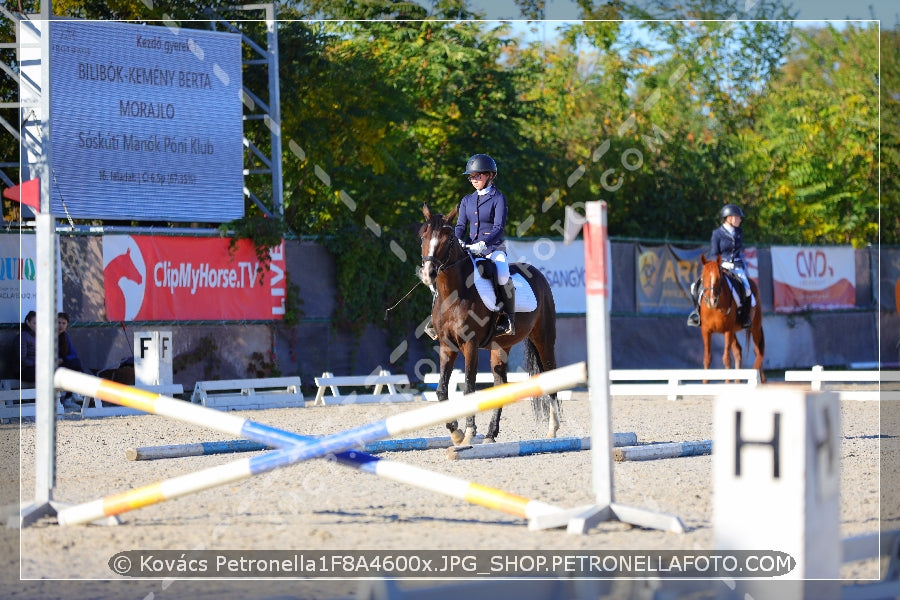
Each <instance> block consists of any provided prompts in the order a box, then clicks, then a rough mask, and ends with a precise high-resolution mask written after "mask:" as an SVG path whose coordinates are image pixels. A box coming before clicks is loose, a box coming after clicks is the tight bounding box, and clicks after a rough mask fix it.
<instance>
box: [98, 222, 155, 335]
mask: <svg viewBox="0 0 900 600" xmlns="http://www.w3.org/2000/svg"><path fill="white" fill-rule="evenodd" d="M103 265H104V267H103V279H104V283H103V287H104V291H105V296H106V320H107V321H131V320H133V319H134V318H135V317H136V316H137V314H138V312H140V310H141V305H142V304H143V302H144V289H145V287H146V272H147V269H146V266H145V265H144V257H143V256H142V255H141V250H140V248H138V245H137V244H136V243H135V241H134V239H133V238H132V237H131V236H127V235H126V236H105V237H104V238H103Z"/></svg>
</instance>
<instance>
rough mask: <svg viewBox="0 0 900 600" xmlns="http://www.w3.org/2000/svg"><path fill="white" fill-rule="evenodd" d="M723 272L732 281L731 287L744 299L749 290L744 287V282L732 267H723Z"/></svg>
mask: <svg viewBox="0 0 900 600" xmlns="http://www.w3.org/2000/svg"><path fill="white" fill-rule="evenodd" d="M722 272H723V273H725V276H726V277H728V281H729V282H730V283H731V287H732V288H733V289H734V291H735V292H737V295H738V298H741V299H742V301H743V298H745V297H746V296H747V291H748V290H745V289H744V282H743V281H742V280H741V278H740V277H738V276H737V275H736V274H735V272H734V271H731V270H730V269H722Z"/></svg>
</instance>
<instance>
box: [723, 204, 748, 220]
mask: <svg viewBox="0 0 900 600" xmlns="http://www.w3.org/2000/svg"><path fill="white" fill-rule="evenodd" d="M732 216H737V217H740V218H742V219H743V218H744V211H742V210H741V208H740V207H739V206H738V205H736V204H726V205H725V206H723V207H722V210H720V211H719V217H720V218H721V219H722V220H723V221H724V220H725V217H732Z"/></svg>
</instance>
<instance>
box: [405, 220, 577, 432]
mask: <svg viewBox="0 0 900 600" xmlns="http://www.w3.org/2000/svg"><path fill="white" fill-rule="evenodd" d="M422 212H423V214H424V215H425V223H424V224H423V225H422V226H421V227H420V228H419V238H420V239H421V240H422V266H421V267H420V269H419V278H420V279H421V280H422V282H423V283H424V284H425V285H427V286H429V287H430V288H431V289H432V291H433V292H434V293H435V294H436V298H435V302H434V306H433V308H432V313H431V319H432V324H433V326H434V329H435V332H436V333H437V336H438V338H437V339H438V341H439V343H440V350H439V356H440V378H439V381H438V386H437V397H438V400H439V401H446V400H447V398H448V384H449V381H450V374H451V372H452V371H453V366H454V364H455V363H456V358H457V356H458V355H459V353H460V352H462V355H463V359H464V361H465V382H466V388H465V393H466V394H470V393H472V392H474V391H475V376H476V375H477V374H478V350H479V348H490V351H491V372H492V373H493V374H494V385H500V384H502V383H506V381H507V378H506V376H507V369H508V364H507V363H508V360H509V350H510V348H512V347H513V345H515V344H517V343H519V342H521V341H523V340H524V341H525V363H526V367H527V369H528V372H529V373H530V374H532V375H534V374H536V373H539V372H542V371H548V370H551V369H555V368H556V354H555V344H556V305H555V303H554V302H553V292H552V291H551V289H550V284H549V283H548V282H547V280H546V278H545V277H544V276H543V275H542V274H541V272H540V271H539V270H538V269H536V268H534V267H533V266H531V265H528V264H526V263H513V264H511V265H510V276H511V277H513V278H514V281H515V280H516V279H518V280H519V281H518V282H517V286H516V287H517V294H516V295H517V296H519V295H520V293H519V291H518V290H519V289H521V288H519V285H521V284H523V283H524V284H525V285H527V286H530V288H531V291H532V292H533V293H534V296H535V298H536V299H537V308H535V309H534V310H532V311H531V312H517V313H516V315H515V319H516V333H515V335H506V334H503V335H501V334H495V328H496V323H497V313H495V312H494V311H492V310H490V309H489V308H488V307H487V306H485V304H484V302H483V301H482V299H481V296H480V295H479V293H478V290H477V289H476V288H475V285H474V281H475V277H478V276H479V275H478V274H477V271H476V268H475V262H474V259H473V257H472V255H471V254H470V253H469V251H468V250H466V249H465V248H463V247H462V246H461V245H460V243H459V240H457V238H456V233H455V227H454V225H455V223H456V213H457V209H456V208H454V209H453V210H452V211H451V212H450V214H448V215H447V216H446V218H445V217H444V216H443V215H440V214H432V213H431V211H430V210H429V208H428V206H427V205H426V206H425V207H424V208H423V210H422ZM526 292H527V290H526ZM532 406H533V408H534V411H535V415H536V416H540V417H545V418H548V419H549V431H548V434H547V435H548V437H556V431H557V430H558V429H559V402H558V400H557V398H556V394H551V395H548V396H542V397H541V398H532ZM500 412H501V409H500V408H497V409H495V410H494V413H493V415H492V417H491V422H490V425H489V426H488V430H487V433H486V434H485V441H486V442H492V441H494V440H496V438H497V436H498V435H499V433H500ZM447 429H449V430H450V437H451V439H452V440H453V442H454V443H455V444H457V445H459V444H469V443H470V442H471V440H472V438H473V437H475V431H476V427H475V415H471V416H469V417H467V418H466V428H465V433H463V432H461V431H460V430H459V428H458V427H457V422H456V421H452V422H450V423H447Z"/></svg>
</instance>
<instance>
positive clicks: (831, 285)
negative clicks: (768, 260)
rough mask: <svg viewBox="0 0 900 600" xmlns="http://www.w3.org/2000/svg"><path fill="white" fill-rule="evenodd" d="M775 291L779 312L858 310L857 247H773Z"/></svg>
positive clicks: (774, 299)
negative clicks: (854, 249) (854, 248)
mask: <svg viewBox="0 0 900 600" xmlns="http://www.w3.org/2000/svg"><path fill="white" fill-rule="evenodd" d="M772 290H773V294H774V297H773V301H774V308H775V312H781V313H790V312H799V311H803V310H809V309H816V308H818V309H826V310H833V309H840V308H854V307H855V306H856V262H855V257H854V251H853V248H850V247H840V248H825V247H815V246H812V247H804V246H782V247H780V248H772Z"/></svg>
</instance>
